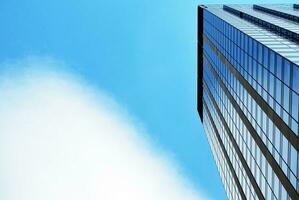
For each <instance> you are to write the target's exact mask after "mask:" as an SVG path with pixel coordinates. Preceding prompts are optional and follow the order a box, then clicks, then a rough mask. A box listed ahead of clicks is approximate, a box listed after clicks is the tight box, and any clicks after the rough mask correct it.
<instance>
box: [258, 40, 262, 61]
mask: <svg viewBox="0 0 299 200" xmlns="http://www.w3.org/2000/svg"><path fill="white" fill-rule="evenodd" d="M258 61H259V63H261V64H263V45H262V44H260V43H258Z"/></svg>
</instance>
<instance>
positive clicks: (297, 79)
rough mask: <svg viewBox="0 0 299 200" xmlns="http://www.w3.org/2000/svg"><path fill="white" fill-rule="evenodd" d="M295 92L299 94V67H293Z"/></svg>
mask: <svg viewBox="0 0 299 200" xmlns="http://www.w3.org/2000/svg"><path fill="white" fill-rule="evenodd" d="M293 90H294V91H295V92H297V94H299V66H297V65H293Z"/></svg>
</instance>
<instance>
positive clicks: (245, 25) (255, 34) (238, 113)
mask: <svg viewBox="0 0 299 200" xmlns="http://www.w3.org/2000/svg"><path fill="white" fill-rule="evenodd" d="M298 94H299V6H298V5H290V4H289V5H287V4H283V5H207V6H204V5H202V6H199V7H198V112H199V115H200V118H201V120H202V122H203V127H204V129H205V133H206V135H207V138H208V141H209V144H210V146H211V149H212V152H213V156H214V158H215V161H216V164H217V167H218V170H219V174H220V176H221V179H222V182H223V184H224V188H225V190H226V193H227V196H228V198H229V199H271V200H272V199H273V200H287V199H293V200H295V199H296V200H298V199H299V158H298V156H299V155H298V150H299V137H298V136H299V134H298V113H299V110H298V107H299V106H298V104H299V103H298V102H299V100H298V99H299V96H298Z"/></svg>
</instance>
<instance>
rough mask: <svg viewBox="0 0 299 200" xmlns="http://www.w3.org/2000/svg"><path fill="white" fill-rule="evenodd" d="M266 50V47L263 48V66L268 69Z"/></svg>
mask: <svg viewBox="0 0 299 200" xmlns="http://www.w3.org/2000/svg"><path fill="white" fill-rule="evenodd" d="M268 54H269V53H268V48H267V47H264V66H265V67H266V68H269V67H268Z"/></svg>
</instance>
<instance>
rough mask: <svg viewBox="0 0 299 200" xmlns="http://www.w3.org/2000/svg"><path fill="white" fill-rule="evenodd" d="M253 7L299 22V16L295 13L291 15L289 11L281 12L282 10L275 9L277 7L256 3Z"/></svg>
mask: <svg viewBox="0 0 299 200" xmlns="http://www.w3.org/2000/svg"><path fill="white" fill-rule="evenodd" d="M253 9H254V10H258V11H262V12H265V13H267V14H270V15H275V16H277V17H281V18H284V19H287V20H290V21H293V22H296V23H299V17H298V16H295V15H291V14H289V13H285V12H281V11H278V10H275V9H271V8H267V7H265V6H260V5H256V4H254V5H253Z"/></svg>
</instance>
